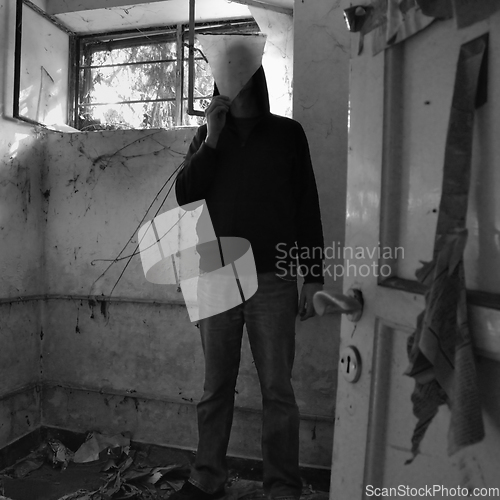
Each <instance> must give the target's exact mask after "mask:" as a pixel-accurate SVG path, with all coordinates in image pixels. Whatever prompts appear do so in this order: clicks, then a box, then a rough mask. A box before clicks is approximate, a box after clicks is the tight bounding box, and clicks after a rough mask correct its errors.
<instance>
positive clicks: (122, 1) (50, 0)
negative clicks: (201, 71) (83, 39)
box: [47, 0, 293, 33]
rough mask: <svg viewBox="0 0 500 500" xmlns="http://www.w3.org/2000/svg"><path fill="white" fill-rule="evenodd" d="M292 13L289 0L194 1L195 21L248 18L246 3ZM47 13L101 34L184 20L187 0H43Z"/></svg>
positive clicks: (79, 30) (75, 29)
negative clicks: (135, 2) (135, 1)
mask: <svg viewBox="0 0 500 500" xmlns="http://www.w3.org/2000/svg"><path fill="white" fill-rule="evenodd" d="M247 3H248V4H250V5H259V6H261V7H263V8H268V9H271V10H278V11H282V12H288V13H290V14H291V13H292V12H293V0H236V1H230V0H196V7H195V18H196V21H197V22H203V21H214V20H219V19H241V18H248V17H252V15H251V14H250V10H249V8H248V5H245V4H247ZM47 12H48V13H49V14H51V15H53V16H55V17H56V18H57V19H58V20H59V22H61V23H62V24H63V25H65V26H67V27H68V28H69V29H70V30H71V31H73V32H76V33H102V32H109V31H117V30H128V29H136V28H148V27H155V26H163V25H174V24H178V23H187V22H188V21H189V1H188V0H150V1H148V2H142V3H138V4H133V3H132V0H47Z"/></svg>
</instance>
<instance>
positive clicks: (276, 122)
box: [267, 113, 303, 132]
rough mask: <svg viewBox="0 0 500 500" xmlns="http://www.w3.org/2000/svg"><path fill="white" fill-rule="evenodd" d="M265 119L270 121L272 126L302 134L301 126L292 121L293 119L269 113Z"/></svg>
mask: <svg viewBox="0 0 500 500" xmlns="http://www.w3.org/2000/svg"><path fill="white" fill-rule="evenodd" d="M267 119H268V120H269V121H270V123H272V125H273V126H277V127H281V128H283V129H287V130H290V131H297V132H302V130H303V128H302V125H301V124H300V123H299V122H298V121H297V120H294V119H293V118H289V117H287V116H282V115H275V114H272V113H269V116H268V118H267Z"/></svg>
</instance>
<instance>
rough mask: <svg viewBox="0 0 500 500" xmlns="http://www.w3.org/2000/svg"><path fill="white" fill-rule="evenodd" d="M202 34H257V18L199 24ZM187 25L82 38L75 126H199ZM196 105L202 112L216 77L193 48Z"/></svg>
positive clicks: (197, 28) (78, 55)
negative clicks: (190, 88) (190, 80)
mask: <svg viewBox="0 0 500 500" xmlns="http://www.w3.org/2000/svg"><path fill="white" fill-rule="evenodd" d="M196 30H197V31H199V32H203V33H207V32H211V33H213V32H224V33H228V32H239V33H242V32H257V31H259V29H258V26H257V24H256V23H255V21H254V20H253V19H251V20H249V19H247V20H240V21H237V22H228V23H220V22H219V23H211V24H207V23H205V24H203V25H197V26H196ZM187 40H188V25H178V26H175V27H170V28H166V29H161V30H159V29H155V30H146V31H145V30H141V31H139V30H135V31H134V32H127V33H122V34H116V33H113V34H108V35H93V36H86V37H78V39H77V42H76V47H77V48H76V50H77V52H78V54H77V58H76V60H77V61H78V64H77V67H76V68H75V72H76V75H75V81H76V91H75V103H74V126H75V127H76V128H78V129H80V130H103V129H126V128H135V129H144V128H170V127H174V126H187V125H199V124H201V122H202V120H203V118H202V117H201V116H195V115H188V112H187V111H188V103H187V99H188V78H187V74H188V59H189V47H188V42H187ZM193 57H194V67H195V76H194V103H193V104H194V106H193V107H194V108H195V109H198V110H201V111H203V110H204V109H205V108H206V107H207V105H208V103H209V102H210V99H211V96H212V93H213V78H212V75H211V71H210V67H209V65H208V63H207V61H206V59H205V57H204V55H203V52H202V50H201V47H199V45H198V44H197V43H195V50H194V54H193Z"/></svg>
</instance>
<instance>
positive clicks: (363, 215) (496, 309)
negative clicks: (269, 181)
mask: <svg viewBox="0 0 500 500" xmlns="http://www.w3.org/2000/svg"><path fill="white" fill-rule="evenodd" d="M487 32H489V54H488V63H489V75H488V102H487V103H486V104H485V105H484V106H482V107H481V108H480V109H478V110H477V111H476V112H475V122H474V142H473V144H474V146H473V155H472V162H471V164H472V174H471V175H472V179H471V182H470V193H469V206H468V212H467V229H468V240H467V246H466V248H465V252H464V265H465V278H466V284H467V290H468V294H467V298H468V313H469V325H470V330H471V332H472V337H473V342H474V344H475V352H476V353H477V354H479V356H478V358H477V365H476V366H477V373H478V381H479V397H480V400H481V404H482V414H483V421H484V426H485V433H486V437H485V439H484V440H483V441H482V442H480V443H479V444H476V445H473V446H470V447H467V448H464V449H463V450H462V451H460V452H457V453H455V454H453V455H452V456H448V453H447V446H448V443H447V434H448V428H449V423H450V410H449V409H448V407H447V406H446V405H444V406H441V407H440V409H439V411H438V414H437V415H436V416H435V418H434V419H433V420H432V423H431V424H430V426H429V428H428V429H427V432H426V434H425V437H424V438H423V441H422V442H421V446H420V454H418V455H417V456H416V457H415V459H414V460H413V461H412V462H411V463H406V462H407V461H409V460H411V458H412V453H411V438H412V433H413V430H414V428H415V425H416V422H417V419H416V418H415V416H414V415H413V408H412V402H411V396H412V392H413V389H414V384H415V382H414V379H412V378H410V377H409V376H407V375H405V374H404V372H405V370H406V369H407V367H408V355H407V341H408V337H409V336H410V335H411V334H412V332H413V331H414V330H415V326H416V319H417V315H418V314H419V313H420V312H421V311H422V310H423V309H424V306H425V302H424V295H423V293H422V289H421V287H420V286H419V284H418V283H417V281H416V278H415V271H416V270H417V269H419V268H420V267H421V264H420V261H430V260H432V255H433V248H434V238H435V232H436V224H437V219H438V213H439V206H440V199H441V185H442V180H443V164H444V157H445V145H446V138H447V130H448V123H449V120H450V108H451V102H452V97H453V89H454V82H455V75H456V70H457V61H458V58H459V52H460V47H461V46H462V44H464V43H465V42H468V41H470V40H473V39H475V38H477V37H479V36H480V35H482V34H484V33H487ZM357 37H358V35H357V34H353V35H352V42H353V43H352V45H353V50H352V56H351V75H350V125H349V127H350V128H349V161H348V185H347V213H346V241H345V249H344V259H345V260H344V290H348V289H349V288H358V289H360V290H361V291H362V293H363V298H364V312H363V316H362V318H361V319H360V321H358V322H357V323H352V322H350V321H349V319H347V318H346V317H343V319H342V328H341V350H342V349H344V348H345V347H347V346H354V347H356V348H357V349H358V351H359V353H360V358H361V376H360V378H359V380H358V381H357V382H355V383H352V382H349V381H347V380H346V379H345V378H343V377H342V374H341V372H339V384H338V392H337V403H336V423H335V436H334V450H333V458H332V483H331V493H330V498H332V500H333V499H335V500H338V499H346V500H355V499H362V498H372V497H380V498H384V497H388V496H403V495H402V493H403V492H404V493H406V495H407V496H408V497H410V496H417V497H418V493H420V496H422V497H423V496H431V495H430V493H429V491H432V493H433V495H432V496H434V498H447V497H448V496H460V493H462V496H463V490H462V491H458V490H452V489H451V488H457V487H458V486H461V487H465V486H468V487H480V488H492V487H496V488H497V489H496V491H495V490H492V491H490V492H489V495H490V496H495V495H496V496H500V490H499V489H498V488H499V487H500V473H499V471H500V451H499V450H500V195H499V193H500V13H498V12H497V13H496V14H495V15H493V16H492V17H490V18H489V19H487V20H485V21H481V22H479V23H476V24H473V25H471V26H469V27H468V28H464V29H460V30H458V29H457V28H456V26H455V21H454V20H453V19H452V20H447V21H439V22H434V23H433V24H431V25H430V26H428V27H427V28H426V29H424V30H423V31H420V32H419V33H417V34H416V35H414V36H413V37H411V38H409V39H407V40H406V41H404V42H402V43H400V44H397V45H395V46H393V47H392V48H390V49H388V50H385V51H382V52H380V53H378V54H377V55H372V51H371V50H370V35H368V36H366V37H365V41H364V49H363V51H362V52H361V54H359V55H358V54H357V49H358V45H357ZM354 46H355V47H354ZM353 250H354V252H353ZM351 379H352V377H351ZM425 487H427V488H428V489H427V490H420V491H418V490H416V489H413V490H411V488H425ZM376 488H379V489H376ZM381 488H393V490H385V491H383V490H382V489H381ZM397 488H399V489H397ZM408 488H410V490H408ZM429 488H430V490H429ZM433 488H434V489H433ZM438 488H440V489H438ZM443 488H450V490H448V491H446V490H444V489H443ZM395 489H396V490H395ZM480 491H481V492H482V494H483V496H487V495H485V493H487V490H480ZM377 494H380V495H377Z"/></svg>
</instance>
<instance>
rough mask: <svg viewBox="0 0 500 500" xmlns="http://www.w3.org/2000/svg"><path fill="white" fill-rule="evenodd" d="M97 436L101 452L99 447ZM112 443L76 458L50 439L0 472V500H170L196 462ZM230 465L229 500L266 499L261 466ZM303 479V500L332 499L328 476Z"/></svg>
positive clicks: (314, 473)
mask: <svg viewBox="0 0 500 500" xmlns="http://www.w3.org/2000/svg"><path fill="white" fill-rule="evenodd" d="M59 437H60V436H59ZM96 437H97V438H99V437H100V438H101V441H100V443H101V446H100V448H101V449H98V448H97V447H96V446H95V443H96V442H99V439H97V441H96ZM119 438H122V436H119ZM103 442H104V444H103ZM110 442H111V443H113V442H114V441H113V440H111V441H109V440H108V441H103V436H99V435H97V436H93V439H89V437H87V441H85V446H83V443H82V444H81V447H80V448H79V449H78V451H77V452H76V453H73V452H72V451H70V445H69V444H66V446H67V448H66V446H65V445H64V444H63V441H62V440H58V439H57V438H56V437H54V436H51V437H48V438H47V440H46V441H45V442H44V443H42V445H40V446H39V447H38V448H37V449H36V450H34V451H33V453H31V454H30V455H29V456H28V457H26V458H25V459H23V460H21V461H19V462H18V463H17V464H15V465H14V466H12V467H10V468H7V469H5V470H4V471H1V472H0V500H111V499H112V500H119V499H137V500H165V499H167V498H168V497H169V496H170V495H171V494H172V493H173V492H174V491H176V490H178V489H179V488H181V487H182V485H183V483H184V481H185V480H186V478H187V477H188V475H189V467H190V464H191V463H192V461H193V459H194V453H192V452H189V451H184V450H177V449H170V448H165V447H160V446H155V445H143V444H138V443H130V444H129V445H127V441H126V440H124V441H123V442H121V441H120V443H121V446H112V445H109V446H107V447H105V446H106V444H109V443H110ZM72 444H73V446H74V448H73V449H76V447H75V443H72ZM115 444H116V443H115ZM93 445H94V446H93ZM102 448H104V449H102ZM92 453H94V455H92ZM92 458H96V459H95V460H91V459H92ZM78 459H84V460H87V461H86V462H84V463H77V462H76V461H75V460H78ZM228 464H229V468H230V474H229V480H228V483H227V487H226V491H227V495H226V500H239V499H244V500H258V499H262V498H265V495H264V492H263V490H262V483H261V482H260V481H261V473H262V470H261V464H260V462H257V461H251V460H244V459H229V460H228ZM301 475H302V480H303V485H304V488H303V499H304V500H328V490H329V480H330V472H329V471H327V470H317V469H310V468H307V469H302V470H301ZM2 495H3V496H2Z"/></svg>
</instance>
